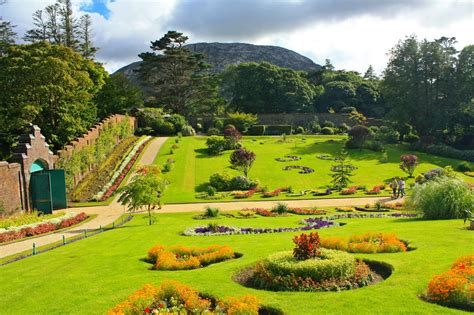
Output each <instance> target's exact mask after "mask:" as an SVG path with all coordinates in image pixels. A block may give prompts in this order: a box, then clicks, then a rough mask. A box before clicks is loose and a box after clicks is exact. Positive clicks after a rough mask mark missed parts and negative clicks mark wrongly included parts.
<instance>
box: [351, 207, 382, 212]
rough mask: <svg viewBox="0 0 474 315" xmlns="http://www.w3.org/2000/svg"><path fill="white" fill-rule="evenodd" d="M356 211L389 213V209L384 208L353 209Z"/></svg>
mask: <svg viewBox="0 0 474 315" xmlns="http://www.w3.org/2000/svg"><path fill="white" fill-rule="evenodd" d="M354 208H355V209H356V210H357V211H362V212H390V209H384V208H361V207H354Z"/></svg>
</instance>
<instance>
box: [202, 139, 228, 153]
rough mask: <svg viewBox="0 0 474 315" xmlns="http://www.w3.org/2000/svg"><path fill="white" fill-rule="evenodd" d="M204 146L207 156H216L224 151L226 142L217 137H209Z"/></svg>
mask: <svg viewBox="0 0 474 315" xmlns="http://www.w3.org/2000/svg"><path fill="white" fill-rule="evenodd" d="M206 145H207V152H208V153H209V155H216V154H219V153H220V152H222V151H224V150H225V149H226V147H227V140H226V139H225V138H221V137H218V136H210V137H209V138H207V140H206Z"/></svg>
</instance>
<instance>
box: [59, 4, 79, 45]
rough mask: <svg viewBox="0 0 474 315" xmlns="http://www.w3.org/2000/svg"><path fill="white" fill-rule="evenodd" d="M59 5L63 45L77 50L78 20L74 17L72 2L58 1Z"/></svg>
mask: <svg viewBox="0 0 474 315" xmlns="http://www.w3.org/2000/svg"><path fill="white" fill-rule="evenodd" d="M57 4H58V5H59V16H60V19H61V24H60V28H61V31H62V36H63V44H64V46H66V47H69V48H72V49H74V50H77V40H76V38H75V37H76V28H77V26H76V20H75V19H74V17H73V12H72V3H71V0H57Z"/></svg>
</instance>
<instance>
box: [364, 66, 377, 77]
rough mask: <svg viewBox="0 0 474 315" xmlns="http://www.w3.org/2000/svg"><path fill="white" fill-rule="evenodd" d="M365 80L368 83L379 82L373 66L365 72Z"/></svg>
mask: <svg viewBox="0 0 474 315" xmlns="http://www.w3.org/2000/svg"><path fill="white" fill-rule="evenodd" d="M364 79H366V80H368V81H372V80H378V77H377V75H376V74H375V70H374V68H373V67H372V65H369V67H368V68H367V71H365V74H364Z"/></svg>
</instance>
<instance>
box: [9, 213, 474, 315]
mask: <svg viewBox="0 0 474 315" xmlns="http://www.w3.org/2000/svg"><path fill="white" fill-rule="evenodd" d="M192 216H193V214H191V213H180V214H158V215H157V217H158V221H157V222H156V223H155V224H154V225H152V226H148V225H147V218H146V216H143V215H137V216H136V217H135V218H134V219H133V220H132V221H131V222H129V223H128V224H127V225H125V226H124V227H122V228H118V229H115V230H112V231H109V232H106V233H102V234H99V235H97V236H94V237H91V238H88V239H85V240H82V241H80V242H76V243H73V244H70V245H67V246H64V247H61V248H58V249H55V250H53V251H50V252H47V253H43V254H40V255H37V256H34V257H30V258H27V259H25V260H22V261H19V262H15V263H12V264H9V265H6V266H3V267H0V278H1V279H2V281H0V291H1V292H4V294H1V295H0V305H1V313H2V314H20V313H24V312H25V310H28V311H29V312H33V313H35V314H64V313H67V314H104V313H105V312H106V311H107V310H108V309H109V308H111V307H112V306H114V305H115V304H116V303H118V302H120V301H122V300H124V299H125V298H126V297H127V296H128V295H129V294H131V293H132V292H133V291H134V290H136V289H138V288H140V287H141V286H142V285H143V284H145V283H152V284H159V283H160V282H161V281H162V280H164V279H175V280H179V281H182V282H184V283H186V284H188V285H191V286H193V287H194V288H196V289H198V290H199V291H202V292H207V293H210V294H213V295H216V296H221V297H224V296H242V295H246V294H252V295H256V296H257V297H258V298H259V299H260V300H261V302H262V303H263V304H265V305H272V306H274V307H278V308H280V309H282V310H283V311H284V312H285V313H286V314H321V313H324V314H367V313H372V314H381V313H385V314H401V313H403V314H456V313H459V314H461V313H463V312H461V311H457V310H451V309H447V308H443V307H441V306H437V305H433V304H429V303H426V302H423V301H421V300H420V299H418V298H417V296H418V295H419V294H421V293H423V292H424V290H425V289H426V286H427V284H428V282H429V280H430V279H431V277H432V276H433V275H434V274H437V273H440V272H442V271H445V270H447V269H448V268H449V267H450V266H451V264H452V262H453V261H454V260H455V259H456V258H458V257H460V256H462V255H467V254H472V251H473V248H472V244H473V243H474V233H473V232H472V231H468V230H466V229H464V228H463V223H462V221H461V220H447V221H423V220H414V219H391V218H384V219H345V220H341V222H346V223H347V225H345V226H341V227H335V228H329V229H323V230H320V231H319V233H320V234H321V235H322V237H324V236H343V235H352V234H361V233H364V232H368V231H383V232H395V233H397V235H398V236H399V237H400V238H402V239H404V240H408V241H410V243H411V245H412V246H414V247H417V249H416V250H414V251H410V252H405V253H395V254H365V255H356V256H357V257H363V258H368V259H372V260H378V261H383V262H387V263H389V264H391V265H393V267H394V273H393V274H392V275H391V276H390V277H389V278H388V279H387V280H385V281H384V282H382V283H379V284H376V285H373V286H370V287H365V288H362V289H357V290H352V291H344V292H318V293H296V292H267V291H261V290H254V289H249V288H245V287H242V286H241V285H239V284H237V283H235V282H234V281H233V280H232V279H231V278H232V275H233V274H234V273H235V272H237V271H238V270H240V269H241V268H242V267H245V266H248V265H250V264H253V263H254V262H256V261H257V260H259V259H262V258H264V257H266V256H267V255H269V254H271V253H274V252H277V251H282V250H290V249H291V248H292V242H291V238H292V236H293V235H295V234H297V233H279V234H260V235H234V236H209V237H185V236H181V235H180V233H181V232H182V231H183V230H184V229H185V228H187V227H189V226H195V225H206V224H207V223H208V222H213V223H219V224H227V225H234V226H252V227H283V226H297V224H298V222H299V220H301V219H302V218H304V217H305V216H295V215H290V216H286V217H276V218H264V217H258V218H255V219H237V218H221V219H217V220H216V219H215V220H193V219H192ZM157 243H161V244H163V245H175V244H182V245H199V246H208V245H211V244H220V245H224V244H226V245H230V246H232V247H233V248H234V250H235V251H237V252H240V253H242V254H243V257H242V258H239V259H235V260H231V261H226V262H222V263H218V264H214V265H211V266H209V267H206V268H202V269H196V270H189V271H152V270H149V268H150V264H148V263H146V262H144V261H142V260H141V259H142V258H144V257H145V256H146V253H147V251H148V249H150V248H151V247H152V246H153V245H155V244H157Z"/></svg>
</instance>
